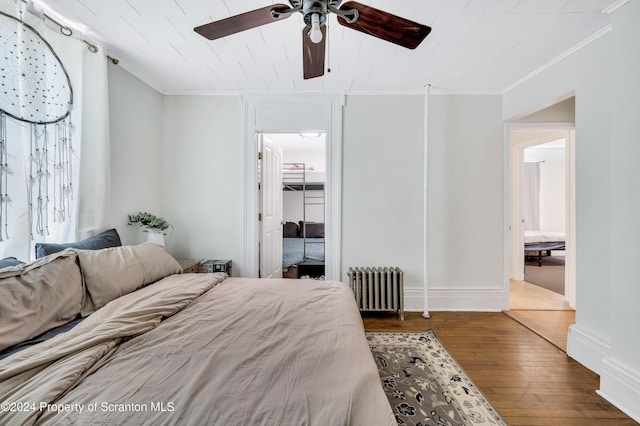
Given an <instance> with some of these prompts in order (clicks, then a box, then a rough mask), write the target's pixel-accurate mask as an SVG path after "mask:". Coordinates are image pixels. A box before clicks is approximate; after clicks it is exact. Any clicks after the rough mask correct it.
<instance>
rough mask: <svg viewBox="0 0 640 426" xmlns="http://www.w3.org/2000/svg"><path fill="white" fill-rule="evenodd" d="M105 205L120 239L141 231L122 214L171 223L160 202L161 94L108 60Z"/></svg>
mask: <svg viewBox="0 0 640 426" xmlns="http://www.w3.org/2000/svg"><path fill="white" fill-rule="evenodd" d="M108 72H109V116H110V128H109V131H110V134H111V208H110V209H109V213H108V215H107V218H108V222H109V223H111V226H113V227H115V228H116V229H117V230H118V233H119V234H120V237H121V239H122V243H123V244H138V243H140V242H143V241H144V240H145V238H146V235H145V234H144V233H143V232H142V230H141V229H140V228H139V227H137V226H129V225H127V216H128V215H129V214H131V213H137V212H138V211H148V212H150V213H153V214H155V215H157V216H163V217H165V218H166V219H167V220H168V221H169V223H172V224H175V220H176V219H177V218H175V217H172V216H171V215H170V214H169V212H168V211H167V210H166V209H164V208H163V192H162V188H163V182H164V169H163V166H162V164H163V153H162V135H163V128H162V121H163V107H162V103H163V96H162V95H161V94H160V93H159V92H157V91H156V90H154V89H152V88H151V87H149V86H148V85H146V84H145V83H143V82H142V81H140V80H138V79H137V78H136V77H134V76H132V75H131V74H129V73H128V72H126V71H125V70H123V69H122V68H120V67H118V66H115V65H111V64H109V68H108Z"/></svg>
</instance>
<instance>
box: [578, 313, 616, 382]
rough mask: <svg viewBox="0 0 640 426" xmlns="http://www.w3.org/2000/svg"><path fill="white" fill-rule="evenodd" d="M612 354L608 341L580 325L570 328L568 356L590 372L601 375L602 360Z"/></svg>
mask: <svg viewBox="0 0 640 426" xmlns="http://www.w3.org/2000/svg"><path fill="white" fill-rule="evenodd" d="M610 353H611V344H610V343H609V341H608V339H606V338H605V337H603V336H600V335H598V334H596V333H593V332H591V331H589V330H587V329H585V328H583V327H581V326H579V325H578V324H573V325H571V326H570V327H569V335H568V336H567V355H569V356H570V357H571V358H573V359H575V360H576V361H578V362H579V363H580V364H582V365H584V366H585V367H587V368H588V369H589V370H591V371H593V372H595V373H596V374H600V373H601V372H602V360H603V359H604V358H606V357H607V356H609V354H610Z"/></svg>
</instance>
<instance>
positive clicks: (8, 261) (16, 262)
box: [0, 257, 24, 269]
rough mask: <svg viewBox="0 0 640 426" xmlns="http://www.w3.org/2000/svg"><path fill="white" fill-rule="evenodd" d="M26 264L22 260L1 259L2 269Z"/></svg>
mask: <svg viewBox="0 0 640 426" xmlns="http://www.w3.org/2000/svg"><path fill="white" fill-rule="evenodd" d="M23 263H24V262H23V261H22V260H18V259H16V258H15V257H5V258H4V259H0V269H2V268H8V267H9V266H16V265H22V264H23Z"/></svg>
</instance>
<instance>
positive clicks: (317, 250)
mask: <svg viewBox="0 0 640 426" xmlns="http://www.w3.org/2000/svg"><path fill="white" fill-rule="evenodd" d="M305 241H306V243H305ZM305 245H306V258H305V252H304V250H305ZM308 261H312V262H324V238H307V239H306V240H305V239H303V238H283V239H282V268H283V269H287V268H290V267H291V266H293V265H297V264H299V263H302V262H308Z"/></svg>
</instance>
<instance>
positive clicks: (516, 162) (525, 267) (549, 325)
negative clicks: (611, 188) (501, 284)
mask: <svg viewBox="0 0 640 426" xmlns="http://www.w3.org/2000/svg"><path fill="white" fill-rule="evenodd" d="M574 135H575V132H574V129H573V125H572V124H567V125H561V124H555V125H548V124H547V125H542V124H539V125H532V124H527V125H525V124H522V125H518V126H512V127H511V128H510V129H509V133H508V137H509V147H510V200H511V201H510V216H511V219H510V222H511V226H510V230H511V232H510V236H511V237H510V250H509V252H510V262H509V266H510V270H509V278H510V280H509V290H510V291H509V310H508V311H507V314H508V315H509V316H511V317H512V318H513V319H515V320H516V321H518V322H521V323H522V324H523V325H525V326H527V327H529V328H530V329H532V330H533V331H535V332H537V333H538V334H540V335H541V336H542V337H544V338H546V339H547V340H549V341H550V342H551V343H553V344H555V345H556V346H558V347H559V348H561V349H563V350H565V351H566V340H567V333H568V328H569V326H570V325H571V324H573V323H574V322H575V309H574V307H575V251H574V247H575V245H574V241H575V170H574V167H573V164H574V143H575V141H574V138H575V136H574Z"/></svg>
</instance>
